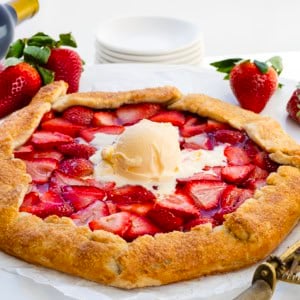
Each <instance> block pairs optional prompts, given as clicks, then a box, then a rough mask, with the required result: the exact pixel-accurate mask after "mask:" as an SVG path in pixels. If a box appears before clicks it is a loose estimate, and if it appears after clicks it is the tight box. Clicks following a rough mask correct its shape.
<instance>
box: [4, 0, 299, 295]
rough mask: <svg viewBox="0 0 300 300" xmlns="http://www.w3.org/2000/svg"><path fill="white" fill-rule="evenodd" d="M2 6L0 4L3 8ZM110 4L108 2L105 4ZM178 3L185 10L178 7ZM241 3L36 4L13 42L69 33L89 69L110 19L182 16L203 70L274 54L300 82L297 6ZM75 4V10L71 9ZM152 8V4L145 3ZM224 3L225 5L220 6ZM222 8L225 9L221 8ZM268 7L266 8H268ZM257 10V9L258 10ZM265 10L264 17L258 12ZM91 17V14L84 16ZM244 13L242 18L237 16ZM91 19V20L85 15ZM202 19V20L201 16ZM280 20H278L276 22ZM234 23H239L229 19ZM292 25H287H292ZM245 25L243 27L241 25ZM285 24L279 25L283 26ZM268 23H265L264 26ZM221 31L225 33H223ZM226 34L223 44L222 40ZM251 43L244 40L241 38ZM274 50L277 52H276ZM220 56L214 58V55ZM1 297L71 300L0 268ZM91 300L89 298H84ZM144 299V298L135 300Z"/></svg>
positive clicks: (281, 287) (288, 291)
mask: <svg viewBox="0 0 300 300" xmlns="http://www.w3.org/2000/svg"><path fill="white" fill-rule="evenodd" d="M3 2H5V1H2V0H1V1H0V3H3ZM108 2H109V3H108ZM182 2H184V3H189V5H184V7H183V6H182ZM242 2H243V1H236V0H228V1H225V2H224V1H219V2H218V1H217V0H212V1H211V0H206V1H198V0H197V1H196V0H186V1H179V0H174V1H170V0H168V1H158V0H153V1H146V0H143V1H141V0H139V1H135V0H127V1H120V0H113V1H105V4H104V1H96V0H91V1H78V2H77V1H70V0H59V1H58V0H52V1H47V2H46V0H40V3H41V10H40V14H39V15H38V16H37V17H36V18H34V19H33V20H31V21H30V22H27V23H24V25H22V26H20V27H19V28H18V31H17V32H16V36H15V37H16V38H19V37H25V36H28V35H30V34H33V33H35V32H37V31H40V30H41V31H45V32H47V33H50V34H54V35H57V34H58V33H60V32H68V31H72V32H73V33H74V34H75V35H76V39H77V41H78V43H79V48H78V51H79V52H80V54H81V55H82V57H83V58H84V60H85V61H86V62H87V63H88V64H92V63H93V62H94V33H95V26H96V25H97V24H98V23H99V22H100V21H103V20H105V19H107V18H109V17H112V16H116V15H118V16H125V15H171V16H178V17H184V18H187V19H190V20H193V21H196V22H198V23H199V24H200V25H201V26H206V27H204V28H205V30H203V31H204V33H205V42H206V46H207V47H206V49H207V51H206V53H207V54H208V55H210V56H206V57H205V59H204V64H203V65H204V66H205V67H208V65H209V63H210V62H212V61H215V60H218V59H222V58H225V57H232V56H235V54H236V53H250V54H248V55H243V57H245V58H246V57H251V58H256V59H266V58H268V57H270V56H272V55H281V57H282V58H283V62H284V71H283V73H282V75H281V76H282V77H285V78H289V79H294V80H296V81H298V80H299V81H300V41H299V39H297V36H298V35H297V31H298V28H299V26H297V23H298V25H299V20H300V18H299V17H298V12H299V9H298V8H300V5H299V3H300V2H299V1H297V0H290V1H278V0H272V1H271V0H268V1H264V5H262V1H260V0H253V1H251V5H250V1H249V4H248V7H247V9H248V13H245V9H246V8H245V7H244V4H243V5H242V4H241V3H242ZM75 3H76V5H74V4H75ZM149 3H151V5H150V4H149ZM222 3H223V4H222ZM225 3H226V4H225ZM267 4H268V5H269V6H268V5H267ZM259 5H260V6H259ZM257 7H258V8H260V9H264V11H263V12H262V11H261V10H259V9H256V8H257ZM266 9H268V10H269V15H273V16H274V18H275V19H276V21H277V25H275V27H276V28H275V29H276V30H275V29H274V28H273V29H272V30H273V31H274V32H273V34H271V35H269V36H268V38H267V39H265V40H264V37H265V36H266V34H265V33H266V30H267V28H266V26H265V25H267V26H269V18H267V19H266V21H265V20H264V18H263V16H264V14H265V13H266ZM88 12H89V13H88ZM242 12H244V14H242V15H241V13H242ZM253 13H256V16H257V18H256V19H255V20H256V21H255V22H254V23H251V20H252V19H251V18H250V15H251V14H253ZM90 15H91V16H92V17H89V16H90ZM199 16H200V17H199ZM279 17H280V18H279ZM233 18H236V19H237V20H238V21H239V22H240V24H238V27H239V30H235V29H236V25H237V23H236V22H234V20H232V19H233ZM292 19H293V22H289V20H292ZM242 20H244V21H245V22H242ZM282 20H283V21H282ZM265 22H267V23H265ZM222 30H223V31H222ZM226 34H227V36H226V39H224V36H225V35H226ZM247 34H248V35H249V36H250V41H249V38H247V39H244V40H242V42H238V41H241V39H242V37H243V36H245V35H247ZM276 51H277V52H276ZM216 55H218V56H216ZM0 282H1V298H0V299H10V300H19V299H22V300H41V299H43V300H48V299H49V300H50V299H51V300H52V299H55V300H68V299H71V298H69V297H67V296H65V295H63V294H62V293H60V292H59V291H57V290H55V289H54V288H52V287H50V286H47V285H41V284H37V283H35V282H33V281H32V280H30V279H28V278H25V277H22V276H19V275H16V274H11V273H8V272H6V271H3V270H1V269H0ZM299 291H300V290H299V286H296V285H288V284H285V283H280V282H279V283H278V285H277V288H276V291H275V294H274V296H273V298H272V299H274V300H281V299H284V300H285V299H299V298H298V296H297V295H299ZM239 292H240V291H239V290H235V291H233V292H231V293H227V294H226V295H221V296H219V297H214V298H211V300H219V299H231V298H232V297H234V296H236V295H237V294H238V293H239ZM84 300H90V299H84ZM139 300H142V299H139Z"/></svg>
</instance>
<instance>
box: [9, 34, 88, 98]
mask: <svg viewBox="0 0 300 300" xmlns="http://www.w3.org/2000/svg"><path fill="white" fill-rule="evenodd" d="M62 46H64V47H62ZM65 46H67V47H75V48H76V47H77V44H76V41H75V39H74V38H73V36H72V35H71V34H70V33H66V34H60V35H59V40H57V41H56V40H54V39H53V38H52V37H50V36H49V35H47V34H44V33H42V32H38V33H37V34H35V35H33V36H32V37H31V38H29V39H19V40H17V41H16V42H15V43H14V44H12V45H11V46H10V48H9V51H8V54H7V56H6V58H7V63H8V64H11V63H12V64H16V63H18V62H19V61H20V60H23V61H25V62H28V63H30V64H31V65H33V66H34V67H35V68H36V69H37V70H38V72H39V73H40V75H41V78H42V80H43V84H48V83H50V82H52V81H53V80H64V81H66V82H67V83H68V85H69V89H68V93H74V92H77V91H78V87H79V80H80V76H81V72H82V64H83V62H82V60H81V58H80V56H79V55H78V53H77V52H75V51H74V50H72V49H70V48H65Z"/></svg>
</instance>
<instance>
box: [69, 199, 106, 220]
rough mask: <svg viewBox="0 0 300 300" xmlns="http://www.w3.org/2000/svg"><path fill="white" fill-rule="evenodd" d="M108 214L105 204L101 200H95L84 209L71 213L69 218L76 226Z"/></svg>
mask: <svg viewBox="0 0 300 300" xmlns="http://www.w3.org/2000/svg"><path fill="white" fill-rule="evenodd" d="M108 215H109V210H108V208H107V205H106V203H105V202H103V201H96V202H94V203H92V204H91V205H89V206H87V207H86V208H84V209H81V210H79V211H77V212H75V213H73V214H72V215H71V216H70V218H71V219H73V221H74V223H75V224H76V225H77V226H83V225H87V224H88V223H89V222H90V221H92V220H98V219H100V218H101V217H105V216H108Z"/></svg>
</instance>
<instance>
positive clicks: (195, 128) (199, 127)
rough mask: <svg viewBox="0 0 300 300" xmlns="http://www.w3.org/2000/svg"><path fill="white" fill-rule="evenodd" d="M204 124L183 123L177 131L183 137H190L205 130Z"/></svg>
mask: <svg viewBox="0 0 300 300" xmlns="http://www.w3.org/2000/svg"><path fill="white" fill-rule="evenodd" d="M206 126H207V125H206V124H196V125H187V124H185V125H183V126H182V127H181V128H180V130H179V132H180V135H181V136H183V137H191V136H193V135H196V134H200V133H203V132H205V131H206Z"/></svg>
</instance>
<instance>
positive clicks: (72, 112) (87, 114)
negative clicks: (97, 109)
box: [63, 106, 94, 126]
mask: <svg viewBox="0 0 300 300" xmlns="http://www.w3.org/2000/svg"><path fill="white" fill-rule="evenodd" d="M93 117H94V111H93V110H92V109H90V108H87V107H84V106H72V107H70V108H68V109H66V110H65V111H64V113H63V118H64V119H65V120H68V121H70V122H71V123H73V124H78V125H83V126H88V125H91V123H92V120H93Z"/></svg>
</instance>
